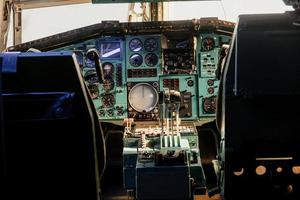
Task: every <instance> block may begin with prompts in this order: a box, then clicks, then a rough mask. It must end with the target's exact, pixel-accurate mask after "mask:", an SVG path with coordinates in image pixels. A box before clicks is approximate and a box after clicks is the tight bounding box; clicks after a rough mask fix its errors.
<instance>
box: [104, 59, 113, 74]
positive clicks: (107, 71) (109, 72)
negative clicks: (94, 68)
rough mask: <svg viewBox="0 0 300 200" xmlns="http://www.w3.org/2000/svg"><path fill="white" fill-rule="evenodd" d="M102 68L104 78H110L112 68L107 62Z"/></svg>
mask: <svg viewBox="0 0 300 200" xmlns="http://www.w3.org/2000/svg"><path fill="white" fill-rule="evenodd" d="M102 68H103V75H104V77H110V76H111V75H112V73H113V72H114V66H113V64H111V63H109V62H106V63H103V64H102Z"/></svg>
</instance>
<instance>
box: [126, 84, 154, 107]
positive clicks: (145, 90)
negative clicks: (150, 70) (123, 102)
mask: <svg viewBox="0 0 300 200" xmlns="http://www.w3.org/2000/svg"><path fill="white" fill-rule="evenodd" d="M128 101H129V104H130V105H131V107H132V108H133V109H134V110H136V111H138V112H149V111H151V110H153V109H154V108H155V106H156V104H157V102H158V93H157V91H156V90H155V88H154V87H152V86H151V85H150V84H148V83H139V84H136V85H135V86H133V88H132V89H131V90H130V92H129V95H128Z"/></svg>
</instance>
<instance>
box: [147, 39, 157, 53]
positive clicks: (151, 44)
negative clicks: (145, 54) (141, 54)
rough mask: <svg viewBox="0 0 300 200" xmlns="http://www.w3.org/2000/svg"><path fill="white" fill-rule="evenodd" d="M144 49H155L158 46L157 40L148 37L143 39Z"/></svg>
mask: <svg viewBox="0 0 300 200" xmlns="http://www.w3.org/2000/svg"><path fill="white" fill-rule="evenodd" d="M144 45H145V49H146V50H147V51H150V52H152V51H155V50H156V49H157V47H158V45H157V42H156V40H155V39H154V38H148V39H147V40H145V44H144Z"/></svg>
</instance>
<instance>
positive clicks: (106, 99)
mask: <svg viewBox="0 0 300 200" xmlns="http://www.w3.org/2000/svg"><path fill="white" fill-rule="evenodd" d="M101 100H102V104H103V106H104V107H106V108H110V107H113V106H114V104H115V97H114V95H112V94H106V95H104V96H103V97H102V98H101Z"/></svg>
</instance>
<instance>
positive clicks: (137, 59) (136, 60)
mask: <svg viewBox="0 0 300 200" xmlns="http://www.w3.org/2000/svg"><path fill="white" fill-rule="evenodd" d="M129 63H130V65H132V66H134V67H139V66H141V64H142V63H143V57H142V56H141V55H140V54H137V53H136V54H133V55H132V56H130V58H129Z"/></svg>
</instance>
